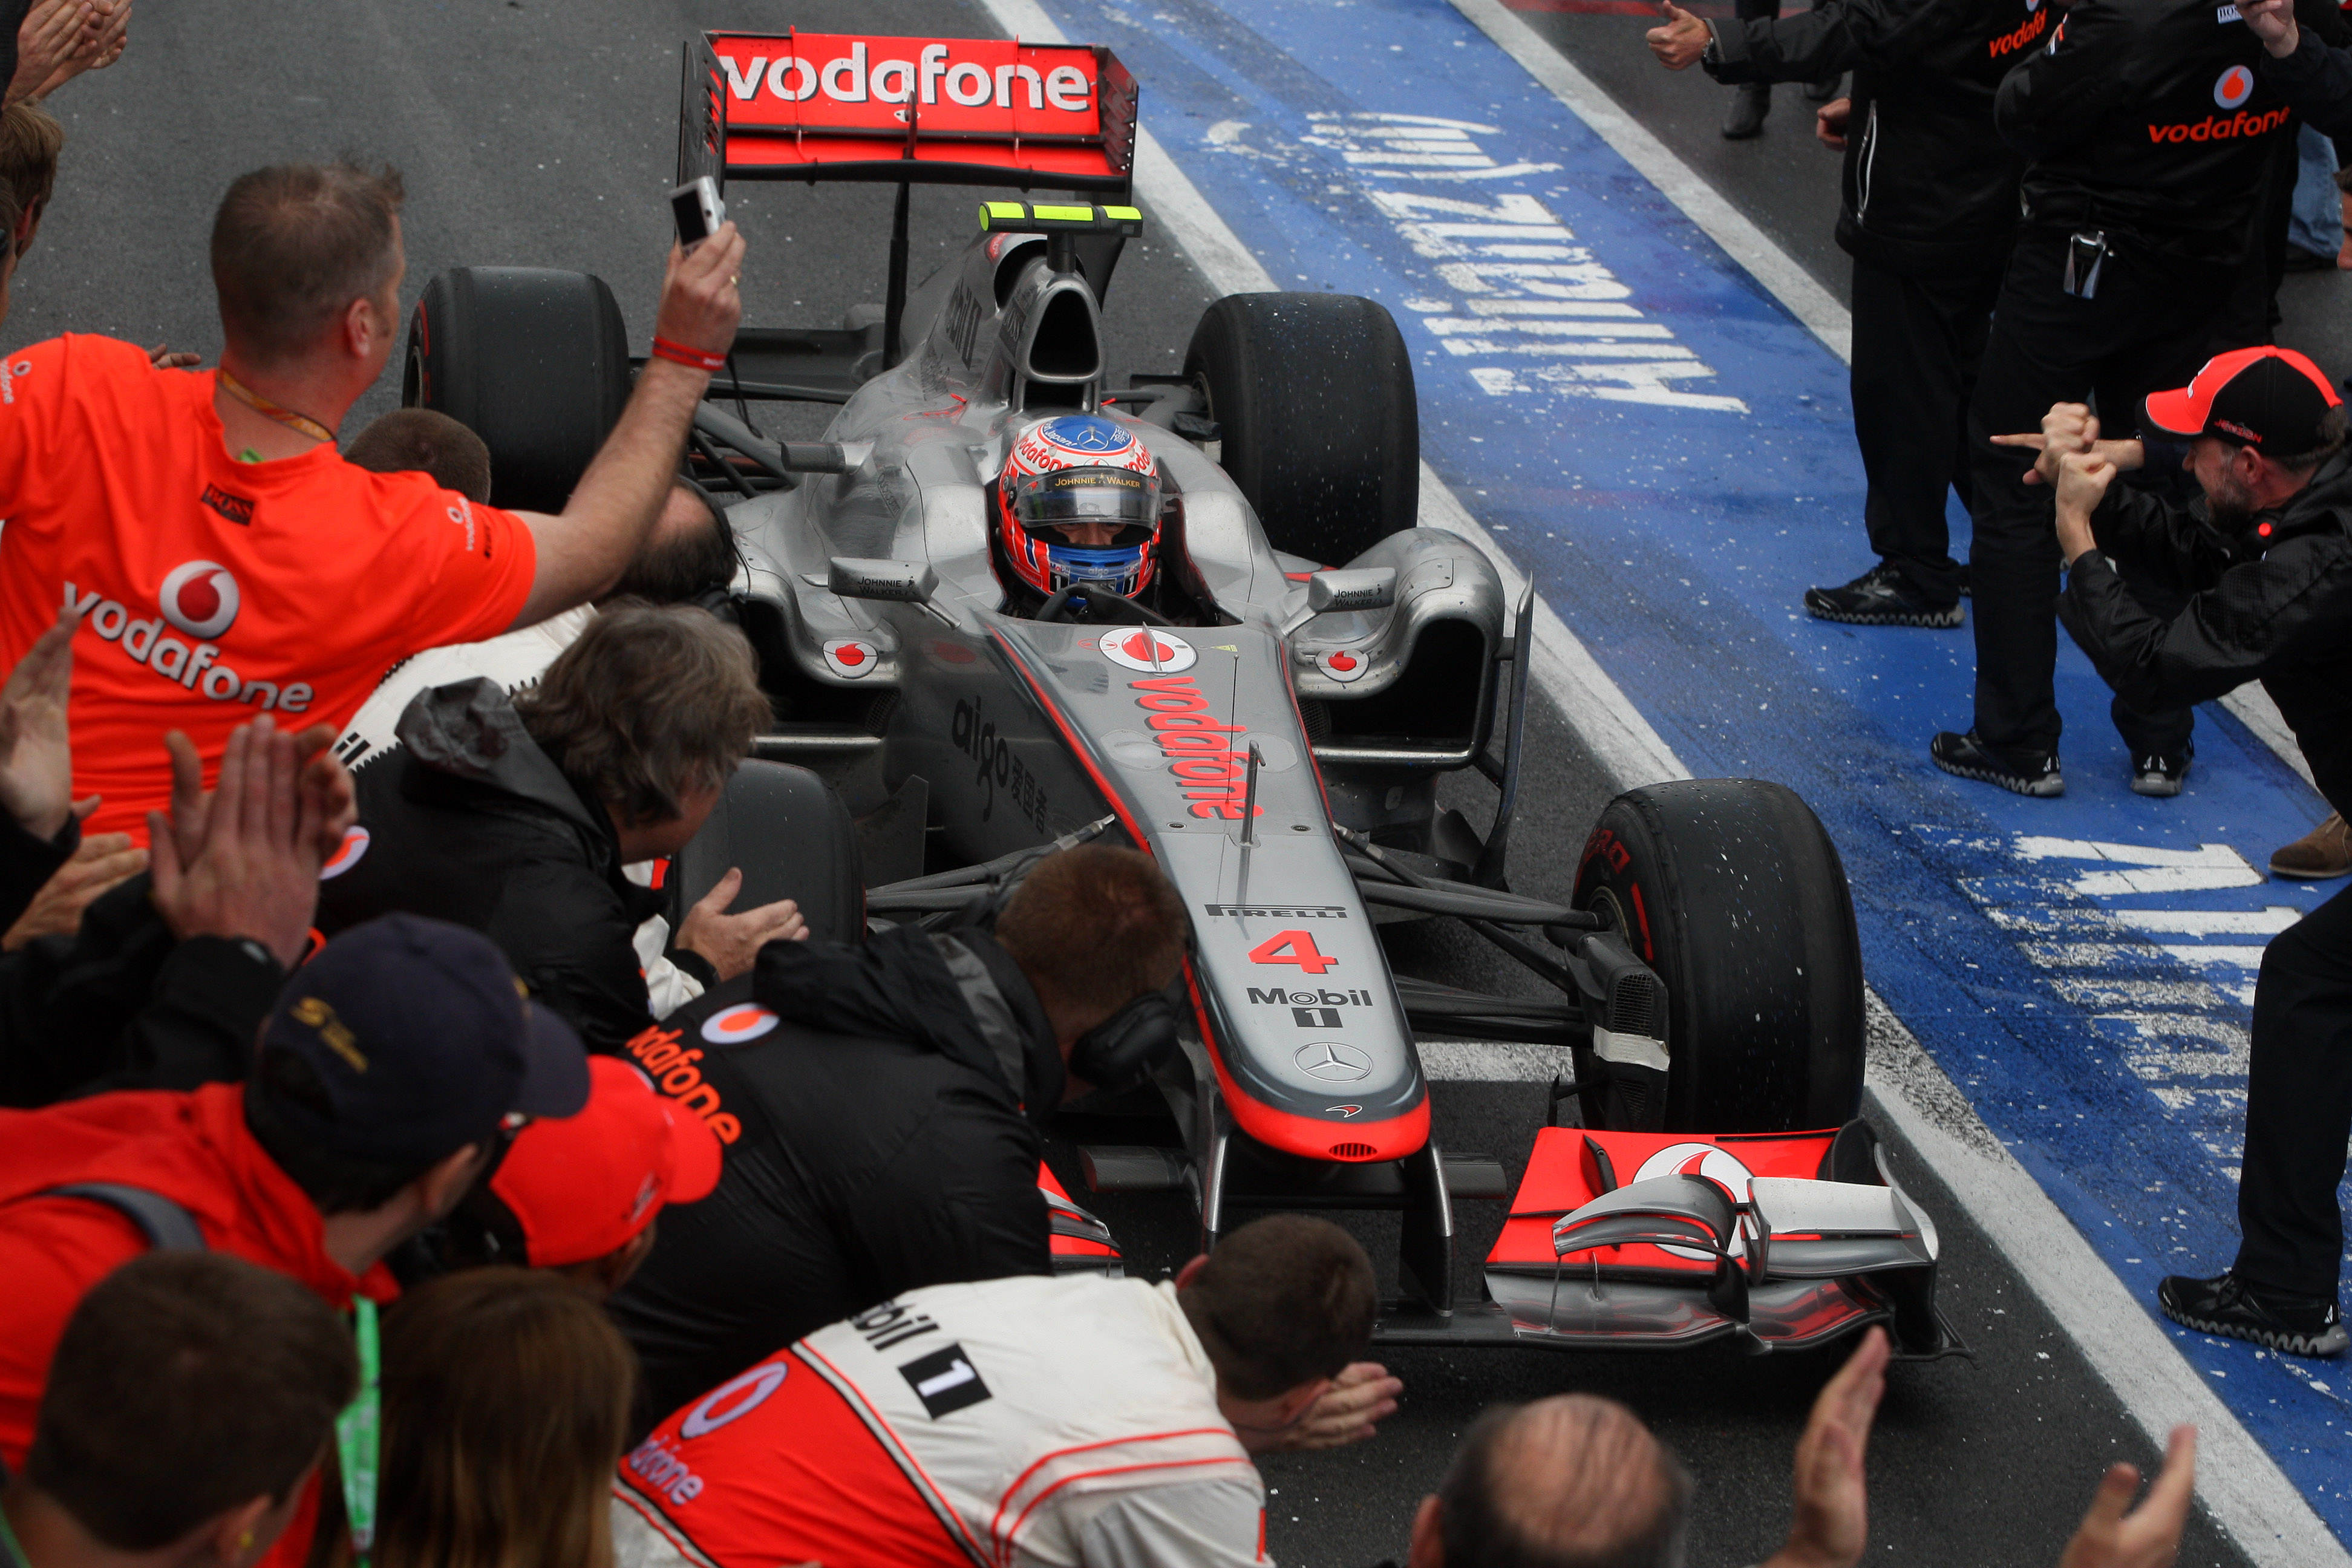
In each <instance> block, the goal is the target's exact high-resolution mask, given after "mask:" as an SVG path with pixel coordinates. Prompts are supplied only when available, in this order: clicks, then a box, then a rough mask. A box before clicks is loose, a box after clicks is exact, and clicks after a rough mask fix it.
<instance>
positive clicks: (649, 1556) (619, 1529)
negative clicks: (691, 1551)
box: [611, 1496, 700, 1568]
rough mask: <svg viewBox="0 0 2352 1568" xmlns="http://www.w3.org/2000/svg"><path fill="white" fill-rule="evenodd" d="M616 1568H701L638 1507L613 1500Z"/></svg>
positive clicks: (619, 1500)
mask: <svg viewBox="0 0 2352 1568" xmlns="http://www.w3.org/2000/svg"><path fill="white" fill-rule="evenodd" d="M611 1507H612V1510H613V1568H700V1564H698V1563H696V1561H695V1560H694V1559H693V1558H691V1557H688V1555H687V1554H686V1553H685V1552H681V1551H679V1550H678V1549H677V1543H676V1542H673V1541H671V1540H670V1538H669V1537H668V1536H667V1535H664V1534H663V1533H662V1532H661V1531H658V1530H656V1529H655V1528H654V1527H653V1525H652V1524H651V1523H650V1522H649V1521H647V1520H646V1516H645V1515H644V1514H642V1513H639V1512H638V1511H637V1510H635V1508H633V1507H631V1506H630V1505H629V1504H628V1503H626V1502H625V1501H623V1500H621V1499H620V1498H619V1497H618V1496H615V1497H614V1499H613V1501H612V1504H611Z"/></svg>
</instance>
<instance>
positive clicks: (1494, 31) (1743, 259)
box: [1454, 0, 1853, 362]
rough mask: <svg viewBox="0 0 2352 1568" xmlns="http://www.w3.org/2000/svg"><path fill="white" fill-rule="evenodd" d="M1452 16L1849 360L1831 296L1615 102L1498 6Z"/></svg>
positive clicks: (1844, 320) (1485, 3)
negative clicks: (1498, 51) (1483, 36)
mask: <svg viewBox="0 0 2352 1568" xmlns="http://www.w3.org/2000/svg"><path fill="white" fill-rule="evenodd" d="M1454 9H1455V10H1457V11H1459V12H1461V13H1462V14H1463V15H1464V16H1467V17H1468V18H1469V19H1470V22H1471V25H1472V26H1475V27H1476V28H1477V29H1478V30H1479V31H1480V32H1482V33H1484V34H1486V36H1487V37H1490V38H1492V39H1494V40H1495V43H1496V47H1499V48H1500V49H1501V50H1502V51H1503V52H1504V53H1505V54H1507V55H1508V56H1510V57H1511V58H1513V59H1515V60H1517V61H1518V62H1519V64H1520V65H1521V66H1522V67H1524V68H1526V70H1527V73H1528V75H1529V76H1531V77H1533V78H1535V79H1536V80H1538V81H1539V82H1541V83H1542V84H1543V85H1544V86H1545V87H1546V88H1547V89H1549V90H1550V92H1551V95H1552V96H1553V97H1554V98H1557V99H1559V100H1560V101H1561V102H1562V103H1564V104H1566V105H1568V107H1569V108H1570V110H1574V111H1575V114H1576V117H1577V118H1578V119H1579V120H1581V121H1584V123H1585V124H1586V125H1588V126H1590V127H1591V130H1592V132H1593V134H1594V135H1596V136H1598V137H1600V138H1601V140H1602V141H1603V142H1608V143H1609V145H1610V147H1611V149H1612V150H1613V151H1614V152H1615V153H1616V154H1617V155H1618V156H1619V157H1621V158H1622V159H1624V160H1625V162H1627V163H1631V164H1633V167H1634V168H1635V169H1637V170H1639V171H1640V172H1641V174H1642V177H1643V178H1644V179H1646V180H1648V181H1649V182H1650V184H1654V185H1655V186H1657V187H1658V189H1659V190H1660V191H1661V192H1662V193H1664V195H1665V198H1666V199H1667V200H1668V201H1670V202H1672V203H1674V204H1675V206H1677V207H1680V208H1681V209H1682V213H1683V216H1685V217H1687V218H1688V219H1690V220H1691V222H1693V223H1695V224H1696V225H1697V226H1699V230H1700V232H1701V233H1703V234H1705V235H1706V237H1708V238H1709V239H1711V240H1713V241H1715V243H1716V244H1717V245H1719V246H1721V247H1723V250H1724V254H1726V255H1727V256H1729V257H1730V258H1731V259H1733V260H1734V261H1737V262H1738V263H1739V265H1740V266H1742V267H1744V268H1747V269H1748V271H1749V272H1750V273H1752V274H1754V276H1755V279H1756V281H1758V282H1759V283H1761V284H1763V285H1764V287H1765V288H1767V289H1770V290H1771V292H1772V297H1773V298H1774V299H1776V300H1780V303H1781V304H1783V305H1785V306H1787V307H1788V310H1789V313H1790V315H1792V316H1794V317H1796V318H1797V320H1798V321H1801V322H1803V323H1804V324H1805V326H1806V328H1807V329H1808V330H1809V331H1811V333H1812V334H1813V336H1815V337H1817V338H1819V339H1821V340H1822V342H1824V343H1826V344H1827V345H1828V346H1829V351H1830V353H1833V354H1835V355H1837V357H1838V359H1839V360H1840V361H1841V362H1845V361H1850V360H1852V359H1853V316H1852V315H1851V314H1850V313H1849V312H1848V311H1847V310H1846V308H1845V307H1844V306H1843V305H1841V304H1839V303H1838V300H1837V296H1836V295H1834V294H1832V293H1831V292H1830V291H1829V290H1828V289H1824V288H1822V286H1821V285H1820V284H1818V283H1816V282H1814V281H1813V279H1812V274H1811V273H1809V272H1807V271H1806V270H1805V269H1804V268H1801V267H1800V266H1798V265H1797V263H1796V261H1795V260H1794V259H1793V258H1791V257H1790V255H1789V253H1788V252H1787V251H1785V250H1782V249H1781V248H1780V247H1779V246H1777V245H1775V244H1773V243H1772V241H1771V239H1770V238H1769V237H1767V236H1766V235H1765V233H1764V231H1763V230H1762V229H1760V228H1758V227H1757V226H1756V225H1755V224H1754V223H1753V222H1752V221H1750V220H1749V219H1748V216H1747V215H1746V214H1745V213H1742V212H1741V211H1740V210H1739V209H1738V207H1735V206H1733V205H1731V204H1730V203H1729V202H1727V201H1726V200H1724V199H1723V197H1722V196H1721V195H1717V192H1716V189H1715V187H1714V186H1713V185H1710V184H1707V183H1706V181H1705V180H1703V179H1701V178H1699V176H1698V175H1697V174H1696V173H1694V172H1693V171H1692V169H1691V166H1690V165H1689V164H1687V163H1684V162H1683V161H1682V160H1681V159H1680V158H1677V157H1676V156H1675V154H1674V153H1672V152H1670V151H1668V150H1667V147H1666V144H1665V143H1664V142H1661V141H1659V140H1658V139H1657V138H1656V137H1655V136H1653V135H1652V134H1650V132H1649V131H1648V130H1647V129H1646V128H1644V127H1643V124H1642V123H1641V121H1637V120H1635V119H1634V118H1633V116H1632V115H1630V114H1628V113H1626V112H1625V111H1624V110H1622V109H1620V108H1618V107H1617V102H1616V100H1614V99H1612V98H1611V97H1610V96H1609V95H1608V94H1607V93H1605V92H1603V91H1601V89H1599V88H1597V87H1595V86H1594V85H1593V84H1592V79H1591V78H1590V77H1588V76H1586V75H1585V74H1584V73H1583V72H1582V71H1580V70H1579V69H1577V68H1575V67H1574V66H1573V65H1570V63H1569V60H1568V57H1567V56H1565V55H1563V54H1561V53H1560V52H1559V50H1558V49H1555V48H1553V47H1551V46H1550V45H1549V44H1547V43H1545V42H1544V41H1543V39H1542V38H1541V37H1539V36H1538V34H1537V32H1536V30H1535V29H1534V28H1533V27H1530V26H1528V25H1527V24H1526V23H1525V22H1522V21H1520V20H1519V19H1518V17H1517V16H1513V15H1512V14H1511V13H1510V12H1508V11H1507V10H1505V9H1504V8H1503V6H1502V5H1500V4H1499V0H1454Z"/></svg>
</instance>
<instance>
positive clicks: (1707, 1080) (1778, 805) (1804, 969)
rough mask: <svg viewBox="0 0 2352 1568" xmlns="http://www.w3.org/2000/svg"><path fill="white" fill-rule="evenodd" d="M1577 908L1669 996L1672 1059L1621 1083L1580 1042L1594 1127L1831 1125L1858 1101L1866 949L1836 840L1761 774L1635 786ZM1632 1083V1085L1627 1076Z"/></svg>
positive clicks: (1582, 874) (1595, 844) (1609, 829)
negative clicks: (1599, 920) (1611, 932)
mask: <svg viewBox="0 0 2352 1568" xmlns="http://www.w3.org/2000/svg"><path fill="white" fill-rule="evenodd" d="M1575 902H1576V907H1577V908H1579V909H1587V910H1599V911H1601V912H1604V913H1606V914H1607V915H1608V916H1609V917H1610V918H1611V919H1612V921H1614V922H1615V923H1616V926H1617V930H1618V931H1619V932H1620V933H1621V934H1622V937H1623V939H1624V941H1625V944H1626V945H1627V946H1628V947H1630V948H1632V949H1633V952H1634V954H1635V955H1636V956H1637V957H1639V958H1640V959H1641V960H1642V961H1643V963H1647V964H1648V965H1649V966H1650V967H1651V968H1652V969H1653V970H1654V971H1655V972H1656V973H1657V975H1658V978H1659V979H1660V980H1661V981H1662V982H1664V986H1665V992H1666V1035H1665V1048H1666V1058H1667V1066H1666V1071H1665V1073H1664V1091H1663V1094H1659V1093H1657V1092H1656V1091H1655V1082H1654V1080H1655V1077H1656V1075H1655V1074H1654V1073H1652V1074H1649V1075H1647V1076H1648V1078H1649V1079H1650V1080H1651V1082H1650V1083H1649V1085H1648V1086H1646V1087H1647V1089H1648V1092H1644V1091H1643V1085H1642V1084H1641V1079H1642V1078H1643V1075H1642V1074H1641V1073H1639V1072H1638V1070H1637V1072H1636V1073H1634V1074H1632V1075H1622V1076H1625V1077H1626V1078H1627V1079H1628V1083H1627V1084H1626V1085H1620V1084H1616V1083H1612V1081H1611V1080H1612V1073H1611V1068H1610V1065H1609V1064H1604V1063H1601V1062H1599V1061H1598V1060H1597V1059H1596V1058H1594V1057H1593V1054H1592V1053H1591V1051H1590V1050H1587V1049H1585V1048H1583V1047H1579V1048H1578V1051H1577V1068H1578V1072H1577V1077H1578V1079H1579V1080H1580V1082H1582V1083H1585V1084H1588V1085H1591V1086H1593V1088H1592V1089H1588V1091H1587V1092H1586V1094H1585V1095H1584V1097H1583V1098H1584V1109H1585V1115H1586V1121H1587V1125H1591V1126H1610V1127H1618V1128H1620V1129H1621V1130H1624V1131H1634V1130H1642V1131H1662V1132H1788V1131H1799V1130H1801V1129H1807V1128H1817V1127H1837V1126H1840V1125H1843V1123H1844V1122H1845V1121H1848V1120H1850V1119H1851V1118H1852V1117H1853V1115H1854V1114H1855V1112H1856V1111H1857V1110H1858V1109H1859V1108H1860V1106H1861V1103H1862V1071H1863V1006H1862V951H1861V946H1860V943H1859V942H1858V941H1857V940H1856V937H1855V934H1854V923H1853V899H1852V896H1851V895H1850V894H1849V892H1848V891H1847V888H1846V879H1845V868H1844V867H1843V865H1842V864H1840V862H1839V859H1838V853H1837V847H1836V846H1835V845H1833V844H1832V843H1831V842H1830V837H1829V834H1828V833H1827V832H1826V831H1825V830H1824V829H1823V828H1822V824H1821V819H1820V818H1819V817H1817V816H1814V815H1813V813H1812V811H1811V808H1810V807H1808V806H1807V805H1805V803H1804V802H1803V800H1801V799H1800V798H1799V797H1798V795H1797V794H1796V792H1795V791H1793V790H1790V789H1788V788H1786V787H1785V786H1783V785H1780V784H1767V783H1764V782H1762V781H1761V780H1757V779H1692V780H1685V781H1683V782H1680V783H1676V784H1651V785H1648V786H1646V787H1644V788H1642V789H1637V790H1630V791H1628V792H1627V793H1625V794H1623V795H1619V796H1618V797H1617V798H1616V799H1615V800H1613V801H1612V802H1610V803H1609V805H1608V808H1607V809H1606V810H1604V811H1602V812H1601V820H1600V821H1599V822H1597V823H1596V824H1594V826H1593V829H1592V833H1591V837H1589V838H1587V839H1586V841H1585V846H1584V858H1583V861H1582V863H1581V864H1580V866H1579V868H1578V869H1577V876H1576V894H1575ZM1629 1085H1630V1086H1632V1092H1627V1089H1628V1086H1629Z"/></svg>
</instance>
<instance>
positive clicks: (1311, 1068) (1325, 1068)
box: [1294, 1040, 1372, 1083]
mask: <svg viewBox="0 0 2352 1568" xmlns="http://www.w3.org/2000/svg"><path fill="white" fill-rule="evenodd" d="M1294 1059H1295V1060H1296V1061H1297V1063H1298V1070H1299V1071H1301V1072H1303V1073H1305V1074H1306V1075H1307V1077H1309V1078H1318V1079H1322V1080H1323V1081H1324V1082H1326V1083H1349V1082H1352V1081H1353V1080H1355V1079H1360V1078H1365V1077H1368V1076H1370V1073H1371V1070H1372V1058H1371V1057H1370V1055H1369V1054H1368V1053H1366V1052H1363V1051H1360V1050H1358V1049H1357V1048H1356V1047H1353V1046H1343V1045H1341V1044H1340V1043H1339V1041H1337V1040H1318V1041H1317V1042H1316V1043H1315V1044H1313V1045H1311V1046H1301V1047H1298V1055H1297V1057H1296V1058H1294Z"/></svg>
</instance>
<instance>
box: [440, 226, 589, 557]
mask: <svg viewBox="0 0 2352 1568" xmlns="http://www.w3.org/2000/svg"><path fill="white" fill-rule="evenodd" d="M628 400H629V342H628V329H627V328H626V326H625V324H624V323H623V322H622V321H621V307H620V305H619V304H618V302H616V301H615V300H614V298H613V291H612V290H611V289H607V288H606V287H605V286H604V279H601V278H597V277H593V276H592V275H590V274H588V273H585V272H557V271H552V270H551V269H549V268H541V267H453V268H450V269H449V270H448V271H446V272H444V273H441V274H440V275H439V276H437V277H436V278H435V279H433V280H432V281H431V282H429V283H427V284H426V285H425V293H424V295H423V296H422V297H421V298H420V299H419V300H417V301H416V311H415V315H413V316H412V317H410V318H409V323H408V363H407V366H406V368H405V369H404V371H403V372H402V374H401V392H400V401H401V403H402V404H403V405H404V406H407V407H412V408H415V407H424V408H431V409H436V410H438V411H439V412H441V413H443V414H446V415H448V416H450V417H451V418H453V419H455V420H457V422H458V423H459V424H461V425H464V426H467V428H468V429H470V430H472V431H473V432H474V434H475V435H477V436H479V437H481V438H482V440H483V442H484V443H485V444H486V445H488V447H489V448H490V503H491V504H492V505H494V506H501V507H505V508H508V509H509V510H516V509H520V510H526V511H551V512H553V511H562V510H563V503H564V502H565V501H566V500H570V499H571V496H572V487H573V486H574V485H576V484H578V483H579V482H580V476H581V475H582V474H583V473H584V472H586V471H587V468H588V461H589V459H590V458H593V457H594V456H595V455H596V448H598V447H601V446H603V445H604V437H605V436H606V434H607V433H609V432H610V431H611V430H612V428H613V426H614V422H615V421H617V420H618V419H619V418H620V417H621V407H622V405H624V404H625V403H627V402H628Z"/></svg>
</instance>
